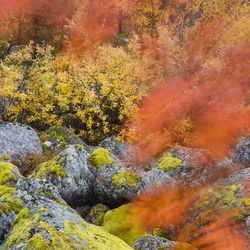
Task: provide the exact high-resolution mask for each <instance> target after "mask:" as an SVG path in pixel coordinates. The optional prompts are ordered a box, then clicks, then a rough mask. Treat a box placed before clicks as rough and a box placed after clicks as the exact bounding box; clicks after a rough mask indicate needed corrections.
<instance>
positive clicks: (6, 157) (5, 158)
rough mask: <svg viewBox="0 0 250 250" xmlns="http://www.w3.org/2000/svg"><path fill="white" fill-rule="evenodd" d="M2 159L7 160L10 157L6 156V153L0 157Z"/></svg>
mask: <svg viewBox="0 0 250 250" xmlns="http://www.w3.org/2000/svg"><path fill="white" fill-rule="evenodd" d="M1 158H2V159H3V160H6V161H7V160H9V159H10V157H9V156H8V155H2V157H1Z"/></svg>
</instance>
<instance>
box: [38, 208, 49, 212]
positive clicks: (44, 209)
mask: <svg viewBox="0 0 250 250" xmlns="http://www.w3.org/2000/svg"><path fill="white" fill-rule="evenodd" d="M48 211H49V210H48V208H40V209H38V212H48Z"/></svg>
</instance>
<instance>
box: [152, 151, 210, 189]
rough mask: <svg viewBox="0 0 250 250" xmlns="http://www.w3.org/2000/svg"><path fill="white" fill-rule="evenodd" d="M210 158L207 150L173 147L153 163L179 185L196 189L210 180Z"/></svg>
mask: <svg viewBox="0 0 250 250" xmlns="http://www.w3.org/2000/svg"><path fill="white" fill-rule="evenodd" d="M212 159H213V158H212V156H211V154H210V153H209V152H208V151H207V150H202V149H193V148H185V147H181V146H175V147H172V148H170V149H169V150H168V151H167V152H165V153H163V154H162V156H161V157H160V158H159V159H158V160H156V161H155V164H154V166H155V167H157V168H159V169H161V170H162V171H164V172H165V173H166V174H167V175H169V176H170V177H172V178H174V179H175V180H176V181H177V182H178V183H179V184H180V185H187V186H190V187H192V188H193V187H196V186H198V185H200V184H202V183H204V182H206V181H208V178H210V177H211V176H210V173H209V169H211V168H212V167H213V161H212Z"/></svg>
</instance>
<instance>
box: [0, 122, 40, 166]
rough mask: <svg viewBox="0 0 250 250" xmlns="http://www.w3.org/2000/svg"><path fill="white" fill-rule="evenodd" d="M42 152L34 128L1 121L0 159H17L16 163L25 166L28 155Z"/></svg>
mask: <svg viewBox="0 0 250 250" xmlns="http://www.w3.org/2000/svg"><path fill="white" fill-rule="evenodd" d="M42 152H43V150H42V146H41V142H40V139H39V137H38V135H37V133H36V132H35V130H34V129H32V128H30V127H28V126H25V125H21V124H17V123H6V122H0V161H3V160H5V161H9V162H11V161H15V165H17V166H18V167H23V166H24V165H25V158H26V157H27V156H30V155H41V154H42Z"/></svg>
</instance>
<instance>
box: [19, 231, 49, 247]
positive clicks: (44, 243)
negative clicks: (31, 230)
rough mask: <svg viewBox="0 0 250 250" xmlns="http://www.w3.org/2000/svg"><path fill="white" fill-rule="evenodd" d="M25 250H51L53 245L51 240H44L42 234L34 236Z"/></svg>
mask: <svg viewBox="0 0 250 250" xmlns="http://www.w3.org/2000/svg"><path fill="white" fill-rule="evenodd" d="M24 249H33V250H35V249H36V250H50V249H51V244H50V241H49V240H44V239H43V236H42V235H41V234H34V235H33V236H32V237H31V238H30V239H29V240H28V241H27V244H26V247H25V248H24Z"/></svg>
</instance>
